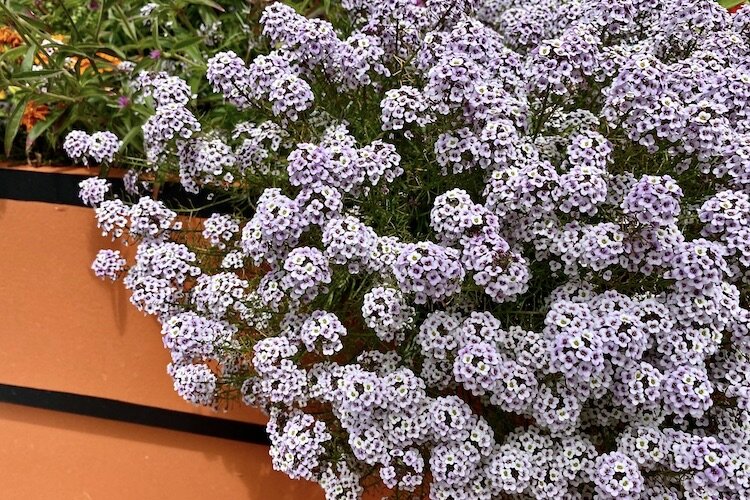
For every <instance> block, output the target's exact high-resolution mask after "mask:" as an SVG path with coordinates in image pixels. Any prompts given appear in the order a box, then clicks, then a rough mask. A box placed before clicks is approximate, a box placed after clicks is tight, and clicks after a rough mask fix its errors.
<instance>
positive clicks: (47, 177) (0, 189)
mask: <svg viewBox="0 0 750 500" xmlns="http://www.w3.org/2000/svg"><path fill="white" fill-rule="evenodd" d="M89 177H92V176H90V175H78V174H58V173H54V172H35V171H33V170H22V169H14V168H2V167H0V199H6V200H18V201H37V202H43V203H53V204H57V205H71V206H75V207H83V206H85V205H84V204H83V203H82V202H81V200H80V199H79V198H78V191H79V187H78V183H79V182H81V181H82V180H84V179H87V178H89ZM109 181H110V182H111V183H112V193H113V194H114V195H115V196H118V197H120V198H122V199H124V200H128V199H131V198H132V197H131V196H130V195H128V194H127V193H126V192H125V188H124V186H123V182H122V179H120V178H110V179H109ZM159 199H160V200H161V201H163V202H164V204H165V205H167V206H168V207H170V208H195V207H202V206H206V205H208V204H210V203H211V200H209V194H208V193H204V192H201V193H199V194H191V193H188V192H186V191H185V190H184V189H182V186H180V184H178V183H173V182H169V183H166V184H164V185H162V186H161V189H160V191H159ZM231 211H232V207H231V206H230V205H229V204H227V203H222V204H216V203H213V206H212V207H211V208H210V209H208V210H205V209H204V210H198V211H196V212H195V215H197V216H198V217H208V216H210V215H211V214H212V213H217V212H218V213H231Z"/></svg>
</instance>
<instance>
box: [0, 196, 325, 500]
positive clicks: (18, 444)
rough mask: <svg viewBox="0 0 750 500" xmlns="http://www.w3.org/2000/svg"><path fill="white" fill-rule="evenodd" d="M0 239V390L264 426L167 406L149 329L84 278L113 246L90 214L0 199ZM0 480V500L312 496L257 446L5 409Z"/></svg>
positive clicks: (149, 323)
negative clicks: (51, 393) (59, 394)
mask: <svg viewBox="0 0 750 500" xmlns="http://www.w3.org/2000/svg"><path fill="white" fill-rule="evenodd" d="M0 235H2V237H0V277H2V279H0V318H2V322H0V340H1V341H2V342H1V344H0V345H1V346H2V347H0V383H5V384H12V385H19V386H26V387H34V388H40V389H49V390H56V391H63V392H71V393H76V394H83V395H90V396H99V397H104V398H109V399H116V400H120V401H126V402H131V403H137V404H142V405H148V406H155V407H160V408H165V409H170V410H178V411H183V412H191V413H199V414H203V415H210V416H218V417H222V418H230V419H234V420H242V421H248V422H258V423H262V422H264V420H265V419H264V417H263V415H262V414H261V413H260V412H258V411H255V410H252V409H249V408H247V407H244V406H238V407H237V408H234V409H232V410H230V411H229V412H227V413H223V414H222V413H220V414H216V413H215V412H213V411H211V410H209V409H205V408H197V407H193V406H190V405H189V404H187V403H186V402H184V401H183V400H182V399H181V398H180V397H179V396H177V394H176V393H175V392H174V390H173V389H172V381H171V379H170V378H169V376H168V375H167V373H166V365H167V363H168V362H169V360H170V357H169V353H168V352H167V351H166V349H164V347H163V345H162V340H161V335H160V329H159V325H158V323H157V322H156V321H155V320H153V319H152V318H150V317H145V316H143V315H142V314H141V313H140V312H138V311H137V310H136V309H135V308H134V307H132V306H131V305H130V304H129V303H128V300H127V299H128V295H127V292H126V290H124V288H123V287H122V284H120V283H117V284H115V285H112V284H111V283H105V282H102V281H100V280H98V279H97V278H95V277H94V276H93V273H92V272H91V271H90V265H91V261H92V260H93V258H94V256H95V254H96V251H97V250H98V249H100V248H105V247H107V248H119V247H118V246H117V245H116V244H113V243H112V242H111V241H108V240H107V239H105V238H102V237H101V236H100V234H99V231H98V229H97V228H96V224H95V221H94V214H93V211H92V210H90V209H85V208H79V207H71V206H63V205H54V204H46V203H36V202H22V201H12V200H0ZM127 251H129V252H132V251H133V249H132V248H131V249H127ZM0 470H2V471H3V473H2V475H0V492H1V493H0V498H3V499H16V498H18V499H24V500H36V499H40V500H42V499H43V500H47V499H56V500H57V499H79V498H82V499H86V498H95V499H99V498H101V499H106V500H119V499H120V498H122V499H139V500H140V499H145V500H149V499H152V498H153V499H172V498H175V499H178V498H179V499H193V498H196V499H199V498H208V497H216V498H228V499H243V498H248V499H252V500H256V499H257V500H261V499H281V500H285V499H290V500H291V499H317V498H322V492H321V490H320V489H319V487H318V486H316V485H313V484H310V483H305V482H300V481H292V480H290V479H289V478H287V477H286V476H284V475H283V474H281V473H277V472H274V471H272V470H271V464H270V458H269V456H268V448H267V447H264V446H258V445H252V444H247V443H240V442H234V441H230V440H223V439H219V438H211V437H204V436H197V435H192V434H187V433H181V432H176V431H169V430H162V429H155V428H149V427H144V426H138V425H134V424H126V423H120V422H112V421H107V420H101V419H96V418H90V417H81V416H76V415H68V414H62V413H57V412H52V411H47V410H39V409H31V408H25V407H22V406H15V405H8V404H0Z"/></svg>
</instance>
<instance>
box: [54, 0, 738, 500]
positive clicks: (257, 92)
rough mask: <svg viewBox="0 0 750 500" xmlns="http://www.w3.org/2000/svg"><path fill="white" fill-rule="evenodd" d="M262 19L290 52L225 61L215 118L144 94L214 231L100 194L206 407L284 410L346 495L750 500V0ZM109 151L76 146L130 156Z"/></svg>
mask: <svg viewBox="0 0 750 500" xmlns="http://www.w3.org/2000/svg"><path fill="white" fill-rule="evenodd" d="M261 24H262V32H263V36H264V37H265V42H266V44H267V45H266V46H265V52H264V53H263V54H262V55H259V56H257V57H254V58H253V59H252V60H249V61H245V60H244V59H243V58H241V57H240V56H238V55H237V54H234V53H228V52H224V53H219V54H216V55H215V56H213V57H212V58H211V59H210V60H208V62H207V64H208V71H207V78H208V80H209V83H210V84H211V87H212V88H213V90H214V91H215V92H217V93H218V94H220V95H221V96H222V97H223V102H224V104H223V108H221V109H223V110H224V120H223V121H221V122H220V123H218V124H217V122H216V121H213V122H212V125H211V126H209V125H208V124H207V123H203V122H202V115H201V113H202V111H203V110H201V109H199V108H197V107H194V106H193V96H191V95H190V92H189V90H188V87H187V86H186V85H183V84H180V83H179V79H178V78H177V77H175V76H169V75H166V74H160V75H148V74H144V75H141V76H140V77H138V78H139V81H141V82H142V88H143V89H144V91H147V92H149V95H151V96H153V97H154V99H153V101H154V109H153V116H152V117H151V118H150V119H149V120H148V122H147V123H146V124H145V125H144V139H145V141H146V143H145V145H144V150H145V151H147V152H148V155H147V158H146V160H147V161H146V162H145V167H143V168H142V169H141V171H140V172H139V174H140V175H142V179H141V180H144V179H148V178H149V176H154V175H157V177H158V178H159V179H169V178H171V179H173V180H178V181H179V182H181V183H182V185H183V187H184V189H185V190H186V191H188V192H191V193H205V194H207V198H208V199H210V200H211V199H212V200H213V201H212V204H211V205H209V206H206V207H204V208H205V209H206V210H207V211H208V212H209V213H210V212H211V211H212V209H213V211H214V212H215V213H213V214H212V215H211V216H210V217H208V218H207V219H205V221H204V222H203V227H199V228H197V230H196V226H195V224H194V223H193V221H189V220H187V221H186V220H185V218H184V217H180V210H179V208H178V207H170V206H167V205H166V204H165V203H164V202H162V201H159V200H158V199H154V198H153V197H152V196H150V195H148V196H143V197H141V198H140V199H138V197H137V195H134V193H135V190H136V189H138V190H143V189H144V187H143V186H142V183H140V182H137V181H138V179H133V178H131V179H130V180H129V182H128V186H129V189H128V191H130V194H129V195H128V197H133V196H135V198H133V199H132V200H129V198H128V197H123V198H118V197H116V196H115V197H113V195H111V194H109V192H108V186H107V185H106V184H105V183H104V182H102V181H100V180H94V181H90V182H87V183H86V184H85V185H83V186H82V198H83V199H84V201H86V202H87V203H88V204H91V205H93V206H94V207H95V208H96V217H97V222H98V224H99V227H100V228H101V229H102V231H103V232H104V233H105V234H108V235H112V236H113V237H115V238H122V239H124V240H125V241H126V242H128V243H132V244H137V245H138V251H137V252H136V256H135V262H134V263H131V264H130V265H128V264H126V263H125V261H124V259H123V258H122V257H121V255H120V254H119V253H118V252H114V251H108V250H105V251H103V252H101V253H100V254H99V255H98V256H97V258H96V260H95V262H94V271H95V272H96V274H97V275H98V276H101V277H105V278H112V279H114V278H119V277H124V278H123V279H124V282H125V285H126V286H127V287H128V288H129V289H130V290H131V291H132V294H133V295H132V302H133V304H134V305H135V306H136V307H138V308H139V309H141V310H142V311H144V312H147V313H149V314H153V315H155V316H157V317H158V319H159V321H160V322H161V323H162V325H163V329H162V334H163V336H164V344H165V346H166V347H167V348H168V349H170V351H171V353H172V360H173V361H172V363H171V364H170V365H169V369H168V373H169V374H170V375H171V376H172V377H173V379H174V385H175V389H176V390H177V392H178V393H179V394H180V395H182V396H183V397H184V398H185V399H186V400H188V401H190V402H192V403H196V404H205V405H209V406H218V405H221V404H226V402H227V401H229V400H232V399H240V400H242V401H243V402H244V403H246V404H249V405H254V406H257V407H260V408H261V409H262V410H264V411H265V412H267V414H268V415H269V419H270V420H269V424H268V433H269V436H270V439H271V457H272V460H273V465H274V467H275V468H276V469H278V470H281V471H284V472H285V473H287V474H288V475H289V476H290V477H292V478H304V479H308V480H312V481H317V482H318V483H319V484H320V485H321V487H322V488H323V489H324V490H325V492H326V496H327V498H329V499H350V498H351V499H355V498H359V497H360V496H361V495H362V493H363V491H364V490H365V488H369V487H377V486H375V485H377V484H380V485H381V486H380V487H381V488H388V489H390V490H392V492H393V494H394V496H396V497H397V498H405V497H407V496H409V495H412V496H414V497H423V496H425V495H429V498H432V499H490V498H537V499H544V498H550V499H552V498H555V499H556V498H565V499H577V498H581V499H583V498H600V499H637V498H642V499H651V498H673V499H681V498H685V499H694V498H717V499H718V498H748V497H750V362H749V360H748V356H750V310H749V309H748V307H750V303H749V301H748V299H749V298H750V295H748V291H749V290H748V283H749V282H750V281H749V280H750V204H749V203H748V197H749V196H750V188H748V186H750V181H748V179H750V119H748V116H749V115H748V110H750V9H741V10H740V11H739V12H738V13H736V14H734V15H730V14H728V13H727V12H726V11H725V10H723V9H722V8H720V7H719V6H718V5H716V4H714V3H713V2H712V1H710V0H689V1H687V2H685V1H677V0H668V1H665V2H661V3H658V4H654V3H653V2H641V1H635V0H616V1H614V2H611V1H607V2H605V1H602V0H580V1H579V0H576V1H573V0H571V1H566V2H557V1H546V0H545V1H542V2H541V3H539V2H538V3H534V4H530V3H520V2H514V1H512V0H511V1H495V0H485V1H482V0H477V1H472V0H462V1H460V2H452V1H447V0H428V1H427V2H426V3H425V2H414V1H411V0H386V1H383V2H363V1H357V0H346V1H343V2H342V4H341V5H340V6H339V7H336V8H334V9H333V10H332V11H331V13H330V16H329V17H328V20H323V19H308V18H305V17H304V16H302V15H300V14H298V13H297V12H296V11H294V10H293V9H292V8H291V7H288V6H286V5H284V4H281V3H273V4H271V5H269V6H267V7H266V9H265V11H264V13H263V15H262V18H261ZM143 82H148V84H147V85H146V84H145V83H143ZM180 89H182V90H180ZM93 137H94V136H88V135H86V134H82V133H80V132H76V133H74V134H71V135H70V136H69V137H68V140H66V150H67V151H68V152H69V153H70V154H71V156H73V157H76V158H78V157H83V156H84V155H85V154H90V155H91V156H93V157H94V158H95V159H96V160H97V161H100V160H99V158H104V159H106V160H111V157H110V156H108V155H107V154H106V152H105V151H104V150H103V149H102V148H104V149H106V147H110V145H114V144H116V139H112V138H107V139H106V140H103V139H102V140H99V141H98V142H97V141H93ZM110 139H111V140H110ZM94 142H96V143H97V144H99V146H97V147H98V148H100V149H96V147H94ZM97 155H98V156H97ZM141 192H142V191H141ZM219 208H221V210H220V211H217V210H218V209H219Z"/></svg>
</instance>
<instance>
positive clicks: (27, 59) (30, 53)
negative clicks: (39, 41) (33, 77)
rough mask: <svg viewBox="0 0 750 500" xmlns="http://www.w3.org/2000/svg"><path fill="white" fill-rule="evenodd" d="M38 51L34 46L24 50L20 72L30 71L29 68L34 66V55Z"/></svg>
mask: <svg viewBox="0 0 750 500" xmlns="http://www.w3.org/2000/svg"><path fill="white" fill-rule="evenodd" d="M38 50H39V48H38V47H37V46H35V45H32V46H30V47H28V48H27V49H26V54H24V56H23V62H22V63H21V69H22V70H24V71H29V70H31V67H32V66H33V65H34V58H35V57H36V53H37V51H38Z"/></svg>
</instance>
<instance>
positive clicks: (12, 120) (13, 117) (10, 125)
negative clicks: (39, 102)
mask: <svg viewBox="0 0 750 500" xmlns="http://www.w3.org/2000/svg"><path fill="white" fill-rule="evenodd" d="M28 100H29V96H28V95H26V96H24V97H23V98H21V100H19V101H18V102H17V103H16V106H15V107H14V108H13V111H11V112H10V116H9V117H8V122H7V125H6V128H5V156H6V157H9V156H10V150H11V149H12V147H13V141H14V140H15V138H16V135H18V129H19V128H20V127H21V118H23V110H24V109H25V108H26V102H27V101H28Z"/></svg>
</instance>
